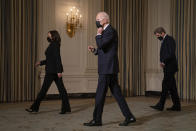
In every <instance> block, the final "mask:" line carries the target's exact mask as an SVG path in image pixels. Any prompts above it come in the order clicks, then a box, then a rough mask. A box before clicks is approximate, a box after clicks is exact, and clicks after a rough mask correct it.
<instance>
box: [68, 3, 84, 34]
mask: <svg viewBox="0 0 196 131" xmlns="http://www.w3.org/2000/svg"><path fill="white" fill-rule="evenodd" d="M66 17H67V18H66V32H67V34H68V36H69V37H73V36H74V35H75V32H76V30H77V29H78V28H82V23H81V19H82V15H81V14H80V11H79V9H77V8H76V7H75V6H73V7H72V8H71V9H70V10H69V12H68V13H66Z"/></svg>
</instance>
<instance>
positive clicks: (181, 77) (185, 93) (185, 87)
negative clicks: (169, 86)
mask: <svg viewBox="0 0 196 131" xmlns="http://www.w3.org/2000/svg"><path fill="white" fill-rule="evenodd" d="M171 5H172V6H171V7H172V9H171V10H172V16H171V23H172V34H173V36H174V37H175V39H176V42H177V56H178V65H179V72H178V74H177V85H178V91H179V94H180V97H181V98H182V99H186V100H196V0H171Z"/></svg>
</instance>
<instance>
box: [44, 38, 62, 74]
mask: <svg viewBox="0 0 196 131" xmlns="http://www.w3.org/2000/svg"><path fill="white" fill-rule="evenodd" d="M45 55H46V59H45V60H43V61H41V62H40V65H41V66H42V65H46V67H45V70H46V73H52V74H53V73H55V74H56V73H62V72H63V66H62V62H61V56H60V44H59V43H56V42H51V43H50V44H49V46H48V48H47V49H46V51H45Z"/></svg>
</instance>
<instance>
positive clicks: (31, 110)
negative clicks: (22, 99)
mask: <svg viewBox="0 0 196 131" xmlns="http://www.w3.org/2000/svg"><path fill="white" fill-rule="evenodd" d="M25 111H27V112H30V113H37V112H38V110H33V109H25Z"/></svg>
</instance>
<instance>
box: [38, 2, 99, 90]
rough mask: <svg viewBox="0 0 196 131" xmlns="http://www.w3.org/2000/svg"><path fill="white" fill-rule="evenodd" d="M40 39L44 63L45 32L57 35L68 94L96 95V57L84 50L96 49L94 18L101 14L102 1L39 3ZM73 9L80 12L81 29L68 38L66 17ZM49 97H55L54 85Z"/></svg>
mask: <svg viewBox="0 0 196 131" xmlns="http://www.w3.org/2000/svg"><path fill="white" fill-rule="evenodd" d="M40 4H41V5H40V10H41V12H42V13H41V14H40V18H41V20H40V23H41V26H40V35H39V36H40V37H39V42H40V43H39V59H40V60H41V59H44V58H45V56H44V51H45V49H46V48H47V46H48V43H47V41H46V36H47V32H48V31H49V30H52V29H56V30H58V31H59V33H60V35H61V39H62V43H61V57H62V63H63V68H64V72H63V81H64V85H65V87H66V89H67V91H68V93H87V92H95V91H96V88H97V57H96V56H94V55H93V54H91V53H88V51H87V46H88V45H90V44H91V45H95V35H96V26H95V16H96V13H97V12H99V11H101V10H102V0H42V1H41V2H40ZM72 6H76V7H77V8H79V10H80V11H81V13H82V15H83V18H82V20H83V21H82V24H83V28H82V29H80V30H77V31H76V34H75V36H74V37H72V38H70V37H68V35H67V34H66V30H65V18H66V17H65V16H66V12H67V10H68V9H70V7H72ZM44 74H45V72H44V67H40V79H41V83H40V85H41V84H42V82H43V78H44ZM48 94H58V90H57V88H56V85H55V84H54V83H53V84H52V86H51V88H50V89H49V91H48Z"/></svg>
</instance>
